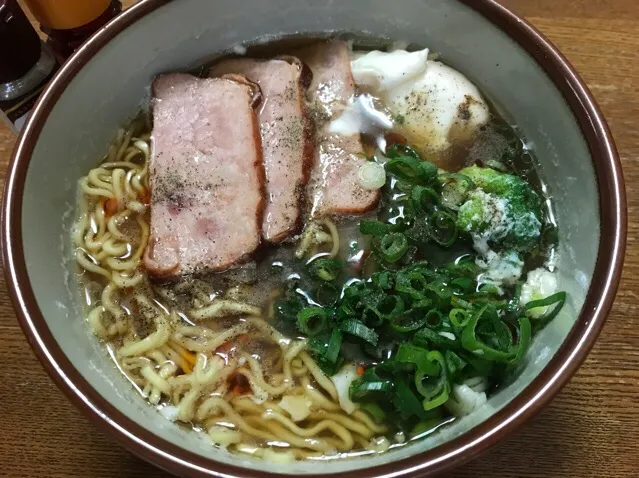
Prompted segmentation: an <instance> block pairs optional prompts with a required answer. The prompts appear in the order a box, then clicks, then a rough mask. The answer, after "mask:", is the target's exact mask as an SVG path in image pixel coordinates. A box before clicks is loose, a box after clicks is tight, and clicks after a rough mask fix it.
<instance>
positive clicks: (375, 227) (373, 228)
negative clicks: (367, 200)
mask: <svg viewBox="0 0 639 478" xmlns="http://www.w3.org/2000/svg"><path fill="white" fill-rule="evenodd" d="M359 232H360V233H361V234H364V235H366V236H368V235H370V236H383V235H384V234H386V233H388V224H384V223H383V222H379V221H374V220H371V219H362V220H361V221H359Z"/></svg>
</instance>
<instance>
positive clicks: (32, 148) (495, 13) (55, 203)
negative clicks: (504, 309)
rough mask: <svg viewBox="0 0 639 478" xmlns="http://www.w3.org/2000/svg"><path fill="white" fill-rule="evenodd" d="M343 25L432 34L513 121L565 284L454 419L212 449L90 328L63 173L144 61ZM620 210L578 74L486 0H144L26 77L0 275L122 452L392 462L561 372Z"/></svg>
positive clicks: (606, 138) (172, 60)
mask: <svg viewBox="0 0 639 478" xmlns="http://www.w3.org/2000/svg"><path fill="white" fill-rule="evenodd" d="M343 31H348V32H357V33H360V34H366V35H372V36H373V37H386V38H391V39H395V40H402V41H407V42H410V43H412V44H414V45H416V46H428V47H429V48H431V49H432V50H433V51H437V52H440V53H441V55H442V59H443V60H444V61H445V62H447V63H449V64H450V65H452V66H453V67H455V68H457V69H459V70H460V71H462V72H463V73H465V74H466V75H468V76H469V77H470V78H471V79H472V80H473V81H474V82H475V83H476V84H477V85H478V86H479V88H480V89H481V90H482V91H483V92H484V93H485V94H486V95H487V96H488V97H489V98H491V99H492V100H494V101H495V102H496V103H497V104H498V105H500V107H501V108H502V109H503V110H504V111H505V114H506V115H507V116H508V117H509V118H510V119H512V120H513V121H514V122H515V123H516V124H518V125H519V127H520V128H521V130H522V131H523V134H524V136H525V137H526V138H527V139H528V140H529V141H530V143H531V144H532V145H533V146H534V148H535V151H536V153H537V156H538V158H539V160H540V163H541V173H542V176H543V177H544V179H545V180H546V182H547V184H548V188H549V194H550V195H551V196H552V197H553V199H554V200H555V207H556V211H557V221H558V223H559V231H560V239H559V249H560V260H559V263H558V266H559V274H560V277H561V286H562V288H563V289H565V290H567V292H568V293H569V297H570V300H569V303H568V304H567V307H566V308H565V312H564V313H563V314H562V315H561V316H560V317H558V318H557V319H556V320H555V321H554V322H553V323H552V324H551V325H550V326H548V327H547V328H546V329H545V330H543V331H542V332H541V333H540V334H539V336H537V337H536V338H535V340H534V343H533V345H532V348H531V350H530V352H529V354H528V356H527V357H526V360H525V365H524V366H523V367H522V370H521V373H520V374H519V376H518V378H517V379H516V380H514V381H513V382H512V383H510V384H508V385H507V386H505V387H504V388H503V389H501V391H500V392H499V393H497V394H496V395H495V396H493V397H492V398H491V399H490V401H489V405H488V406H487V407H485V408H484V409H482V410H480V411H479V412H476V413H474V414H473V415H470V416H468V417H466V418H464V419H462V420H459V421H458V423H457V424H456V425H454V426H452V427H450V428H448V429H446V430H445V431H443V432H441V433H438V434H435V435H434V436H432V437H429V438H428V439H425V440H422V441H419V442H416V443H414V444H411V445H409V446H406V447H403V448H400V449H397V450H393V451H390V452H388V453H385V454H380V455H377V456H374V457H366V458H365V459H351V460H337V461H331V462H326V463H322V464H321V465H319V464H318V463H316V462H298V463H294V464H290V465H273V464H270V463H264V462H260V461H255V460H253V459H251V458H248V457H241V456H237V455H230V454H227V453H225V452H224V451H221V450H217V449H214V448H213V447H212V446H211V444H210V442H208V441H207V440H206V439H203V438H202V437H201V436H200V435H198V434H196V433H192V432H187V431H185V430H184V429H182V428H180V427H178V426H177V425H175V424H173V423H171V422H169V421H168V420H166V419H164V418H163V417H161V416H160V415H159V414H158V413H157V412H156V411H155V409H154V408H152V407H150V406H149V405H148V404H147V403H146V402H145V401H144V400H143V399H142V398H141V397H140V396H138V395H137V394H136V393H134V391H133V389H132V388H131V386H130V385H129V384H128V383H127V382H126V380H125V378H124V377H123V376H122V374H120V373H119V372H118V370H117V369H116V368H115V366H114V364H113V362H112V361H111V359H110V358H109V357H108V356H107V355H106V353H105V352H104V350H103V348H101V347H100V345H99V344H98V342H97V340H96V339H95V338H94V337H93V336H91V335H90V333H89V329H88V327H87V325H86V323H85V321H84V320H83V314H82V312H81V307H80V303H81V301H80V298H79V296H78V293H77V287H76V284H75V283H74V281H75V278H74V275H73V274H71V270H72V261H71V260H70V258H71V253H70V252H71V244H70V232H69V231H70V227H71V223H72V221H73V219H74V217H75V215H76V212H75V210H74V208H75V205H76V200H75V199H76V196H75V195H76V183H77V180H78V179H79V178H80V177H81V176H83V175H84V174H86V172H87V171H88V170H89V169H90V168H91V167H93V166H94V165H95V162H96V158H98V157H100V156H102V155H103V154H104V153H105V151H106V148H107V145H108V144H109V142H110V140H111V139H112V138H113V136H114V134H115V131H116V129H117V128H118V127H119V126H121V125H122V124H123V123H124V122H125V121H126V120H127V119H128V118H129V117H130V116H131V115H132V114H133V113H134V112H135V111H136V110H137V109H138V108H139V107H140V106H141V105H144V103H145V102H146V101H147V100H148V93H149V84H150V82H151V80H152V79H153V77H154V76H155V75H157V74H159V73H162V72H166V71H173V70H185V69H189V68H191V67H193V66H196V65H197V64H198V63H201V62H202V61H203V59H206V58H210V57H211V56H212V55H213V54H215V53H219V52H221V51H223V50H228V49H229V48H231V47H233V46H235V45H240V44H247V43H251V42H253V41H255V40H257V39H262V40H263V39H265V38H266V39H268V38H273V37H280V36H282V35H285V36H286V35H293V34H298V33H307V34H309V33H310V34H323V35H325V34H327V33H329V32H343ZM625 215H626V209H625V196H624V188H623V180H622V177H621V169H620V165H619V161H618V158H617V156H616V153H615V149H614V145H613V142H612V139H611V136H610V133H609V131H608V129H607V127H606V125H605V122H604V120H603V118H602V117H601V114H600V113H599V110H598V109H597V107H596V105H595V104H594V101H593V99H592V97H591V96H590V94H589V93H588V91H587V89H586V87H585V86H584V85H583V83H582V82H581V81H580V79H579V78H578V76H577V75H576V73H575V72H574V70H572V68H571V67H570V66H569V65H568V64H567V62H566V61H565V59H564V58H563V57H562V56H561V55H560V54H559V53H558V52H557V51H556V50H555V49H554V48H553V47H552V46H551V45H550V44H549V43H548V41H547V40H545V39H544V38H543V37H542V36H541V35H540V34H539V33H538V32H537V31H536V30H534V29H533V28H532V27H531V26H530V25H528V24H527V23H525V22H524V21H523V20H521V19H520V18H518V17H516V16H515V15H513V14H512V13H510V12H508V11H507V10H505V9H504V8H502V7H500V6H499V5H498V4H497V3H495V2H493V1H491V0H474V1H472V0H467V1H452V0H431V1H428V2H426V1H423V0H402V1H401V2H397V1H395V2H389V1H388V0H368V1H364V0H350V1H340V2H338V1H334V0H269V1H263V0H215V1H210V0H179V1H168V0H144V1H142V2H140V3H139V4H137V5H136V6H134V7H133V8H131V9H129V10H127V11H126V12H125V13H124V14H122V15H121V16H120V17H118V18H117V19H116V20H115V21H113V22H112V23H110V24H109V25H107V26H106V27H105V28H103V29H102V30H101V31H100V32H99V33H98V34H97V35H96V36H94V37H93V38H92V39H91V40H90V41H89V42H88V43H87V44H86V45H85V46H83V47H82V48H81V49H80V50H79V51H78V52H77V53H76V54H75V55H74V56H73V57H72V58H71V59H70V60H69V61H68V62H67V63H66V65H65V66H64V67H63V68H62V70H61V71H60V72H59V73H58V75H57V76H56V77H55V79H54V80H53V81H52V83H51V84H50V86H49V87H48V88H47V89H46V91H45V92H44V94H43V96H42V98H41V99H40V101H39V102H38V104H37V107H36V108H35V111H34V114H33V116H32V117H31V119H30V120H29V122H28V124H27V125H26V127H25V129H24V131H23V133H22V135H21V136H20V139H19V141H18V144H17V147H16V150H15V153H14V157H13V161H12V163H11V167H10V171H9V174H8V179H7V183H6V187H5V196H4V203H3V224H2V232H3V248H4V251H3V252H4V261H5V266H6V274H7V282H8V284H9V287H10V291H11V294H12V297H13V300H14V305H15V308H16V311H17V314H18V317H19V319H20V321H21V324H22V327H23V329H24V331H25V334H26V336H27V338H28V339H29V341H30V343H31V345H32V346H33V348H34V349H35V351H36V353H37V354H38V356H39V357H40V360H41V361H42V362H43V364H44V366H45V367H46V369H47V370H48V372H49V373H50V374H51V376H52V377H53V378H54V380H55V381H56V382H57V383H58V385H59V386H60V387H61V388H62V390H64V391H65V392H66V393H67V395H68V396H69V397H70V398H71V399H72V400H73V401H74V402H75V403H76V404H77V405H78V406H79V407H80V408H81V409H82V410H83V411H84V412H85V413H87V414H88V415H89V416H90V417H91V418H93V419H94V421H95V423H96V425H98V426H99V427H101V428H102V429H104V430H106V431H108V432H110V433H112V434H113V435H114V436H115V437H116V438H117V439H118V440H120V441H121V442H122V443H123V444H124V445H125V446H126V447H128V448H129V449H131V450H132V451H133V452H134V453H136V454H138V455H140V456H142V457H144V458H145V459H147V460H149V461H151V462H153V463H155V464H157V465H159V466H161V467H163V468H166V469H167V470H170V471H172V472H175V473H179V474H184V475H201V476H209V475H216V476H222V475H224V476H263V475H265V474H268V473H275V472H279V473H291V474H334V473H346V472H348V473H349V474H352V475H353V476H355V475H359V476H398V475H404V474H410V473H415V472H418V471H419V472H438V471H441V470H444V469H447V468H450V467H451V466H454V465H457V464H459V463H462V462H464V461H465V460H468V459H470V458H473V457H475V456H477V455H478V454H479V453H480V452H482V451H483V450H485V449H486V448H487V447H488V446H490V445H492V444H494V443H495V442H497V441H498V440H499V439H500V438H501V437H502V436H503V435H504V434H505V433H506V432H509V431H511V430H513V429H514V428H515V427H517V426H518V425H520V424H521V423H522V422H523V421H524V420H525V419H527V418H529V417H530V416H531V415H533V414H534V413H535V412H536V411H538V410H539V408H540V407H541V406H543V405H544V404H546V403H547V402H548V401H549V400H550V399H551V398H552V397H553V396H554V395H555V394H556V393H557V391H558V390H559V389H560V388H561V387H562V386H563V385H564V384H565V382H566V381H567V380H568V378H569V377H570V376H571V374H572V373H574V371H575V370H576V368H577V367H578V366H579V364H580V363H581V362H582V361H583V359H584V358H585V355H586V354H587V352H588V350H589V349H590V347H591V346H592V344H593V342H594V340H595V338H596V336H597V334H598V332H599V330H600V329H601V326H602V324H603V321H604V318H605V316H606V314H607V312H608V310H609V308H610V306H611V304H612V301H613V298H614V293H615V290H616V287H617V283H618V280H619V276H620V272H621V264H622V258H623V253H624V247H625V231H626V217H625ZM566 439H569V437H566Z"/></svg>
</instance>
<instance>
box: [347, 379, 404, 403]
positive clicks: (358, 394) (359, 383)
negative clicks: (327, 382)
mask: <svg viewBox="0 0 639 478" xmlns="http://www.w3.org/2000/svg"><path fill="white" fill-rule="evenodd" d="M393 388H394V387H393V382H391V381H389V380H385V381H376V382H372V381H371V382H369V381H366V380H364V378H363V377H362V378H360V379H359V380H355V381H354V382H353V383H352V384H351V388H350V391H349V393H350V397H351V400H356V401H357V400H361V399H362V398H365V397H367V396H368V395H369V394H371V393H389V392H392V391H393Z"/></svg>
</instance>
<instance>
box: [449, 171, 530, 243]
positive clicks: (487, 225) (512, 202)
mask: <svg viewBox="0 0 639 478" xmlns="http://www.w3.org/2000/svg"><path fill="white" fill-rule="evenodd" d="M459 174H462V175H464V176H467V177H469V178H470V179H471V180H472V181H473V183H474V186H475V189H472V190H471V191H470V192H469V193H468V195H467V197H466V202H464V203H463V204H462V205H461V207H460V208H459V213H458V217H457V227H458V228H459V229H460V230H462V231H466V232H468V233H470V234H472V235H474V236H476V237H478V238H482V239H485V240H487V241H491V242H492V243H494V244H495V245H497V246H502V247H504V248H513V249H515V250H517V251H520V252H526V251H529V250H531V249H533V248H534V247H535V246H536V245H537V243H538V242H539V238H540V234H541V223H542V212H541V199H540V198H539V196H538V195H537V193H536V192H535V191H534V190H533V188H532V187H531V186H530V185H529V184H528V183H527V182H526V181H524V180H523V179H521V178H519V177H517V176H512V175H510V174H505V173H500V172H498V171H495V170H494V169H490V168H480V167H478V166H471V167H468V168H464V169H462V170H461V171H459Z"/></svg>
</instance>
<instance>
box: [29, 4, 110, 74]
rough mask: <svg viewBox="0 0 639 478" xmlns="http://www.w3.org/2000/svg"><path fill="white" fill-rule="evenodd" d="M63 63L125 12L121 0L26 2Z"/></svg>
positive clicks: (48, 42) (49, 43)
mask: <svg viewBox="0 0 639 478" xmlns="http://www.w3.org/2000/svg"><path fill="white" fill-rule="evenodd" d="M23 1H24V4H25V5H26V6H27V7H28V8H29V10H31V13H32V14H33V16H34V17H35V19H36V20H37V21H38V22H39V23H40V29H41V30H42V31H43V32H44V33H45V34H46V35H47V44H48V45H50V46H51V48H52V49H53V51H54V53H55V54H56V56H57V57H58V59H59V60H60V61H63V60H65V59H66V58H67V57H69V56H70V55H71V54H72V53H73V52H74V51H75V50H76V49H77V48H78V47H79V46H80V45H82V43H83V42H84V41H85V40H86V39H87V38H89V37H90V36H91V35H93V33H95V32H96V31H97V30H99V29H100V28H102V27H103V26H104V25H105V24H106V23H107V22H109V20H111V19H112V18H113V17H115V16H116V15H117V14H118V13H120V12H121V11H122V2H120V1H119V0H23Z"/></svg>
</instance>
